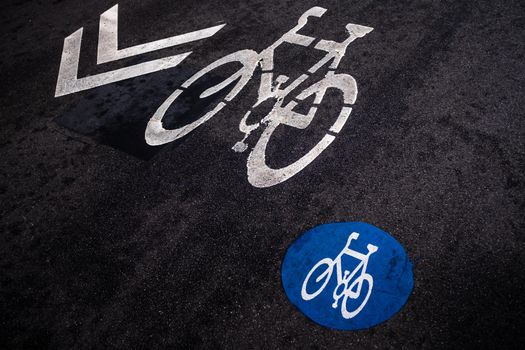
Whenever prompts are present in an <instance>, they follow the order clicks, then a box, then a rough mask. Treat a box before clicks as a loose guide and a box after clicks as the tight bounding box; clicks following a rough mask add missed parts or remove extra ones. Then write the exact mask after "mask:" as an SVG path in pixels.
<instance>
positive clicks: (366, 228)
mask: <svg viewBox="0 0 525 350" xmlns="http://www.w3.org/2000/svg"><path fill="white" fill-rule="evenodd" d="M281 278H282V285H283V288H284V291H285V293H286V295H287V297H288V299H289V300H290V302H291V303H292V304H293V305H295V306H296V307H297V308H298V309H299V310H300V311H301V312H302V313H303V314H304V315H305V316H307V317H308V318H309V319H311V320H312V321H314V322H315V323H317V324H320V325H322V326H325V327H329V328H334V329H340V330H357V329H365V328H370V327H373V326H375V325H377V324H379V323H382V322H384V321H386V320H388V319H390V318H391V317H392V316H393V315H395V314H396V313H397V312H398V311H399V310H400V309H401V308H402V307H403V306H404V305H405V303H406V302H407V300H408V297H409V295H410V293H411V292H412V289H413V284H414V282H413V273H412V264H411V262H410V259H409V257H408V256H407V254H406V252H405V251H404V249H403V247H402V246H401V244H399V242H397V241H396V240H395V238H393V237H392V236H391V235H389V234H388V233H386V232H384V231H382V230H380V229H379V228H377V227H375V226H373V225H370V224H367V223H362V222H345V223H335V224H325V225H320V226H317V227H315V228H313V229H311V230H309V231H307V232H306V233H304V234H303V235H301V236H300V237H299V238H298V239H297V240H296V241H295V242H293V243H292V245H291V246H290V247H289V248H288V250H287V252H286V255H285V257H284V260H283V263H282V266H281Z"/></svg>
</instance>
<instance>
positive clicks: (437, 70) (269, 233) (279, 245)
mask: <svg viewBox="0 0 525 350" xmlns="http://www.w3.org/2000/svg"><path fill="white" fill-rule="evenodd" d="M114 4H115V3H114V2H111V1H96V2H94V1H93V2H87V1H84V2H77V1H72V0H64V1H59V0H57V1H10V0H7V1H3V2H2V4H1V5H0V21H1V22H0V23H1V28H2V30H1V31H0V36H1V42H2V50H1V51H0V61H1V62H2V63H1V68H0V72H1V74H0V76H1V77H2V80H1V81H2V87H1V88H0V112H1V120H0V123H1V127H0V155H1V156H0V231H1V235H0V240H1V241H0V283H1V284H0V347H1V348H5V349H18V348H22V349H26V348H36V349H45V348H50V349H94V348H97V349H98V348H122V349H123V348H126V349H129V348H147V349H153V348H210V349H218V348H237V349H247V348H279V349H280V348H301V349H304V348H312V349H313V348H323V349H324V348H326V349H339V348H354V349H376V348H377V349H388V348H392V349H400V348H406V349H450V348H455V349H465V348H475V349H483V348H498V349H510V348H518V347H520V345H521V346H522V344H523V341H524V340H525V339H524V334H525V333H524V332H523V325H524V324H525V322H523V319H524V316H523V312H524V311H525V307H524V302H525V294H524V293H523V289H524V287H525V252H524V245H525V237H524V235H525V215H524V212H525V198H524V187H525V151H524V150H525V139H524V134H525V118H524V108H523V106H524V103H525V93H524V91H525V59H524V53H525V50H524V49H525V2H523V1H520V0H515V1H512V0H508V1H499V0H498V1H463V0H461V1H459V0H458V1H387V0H385V1H322V2H321V1H319V2H314V1H256V0H249V1H227V2H226V1H198V2H195V1H156V0H141V1H126V0H122V1H121V2H120V3H119V21H120V23H119V26H120V28H119V30H120V32H119V36H120V37H119V40H120V44H121V45H122V47H128V46H132V45H136V44H141V43H144V42H148V41H152V40H156V39H162V38H166V37H169V36H173V35H176V34H181V33H185V32H188V31H192V30H197V29H201V28H204V27H209V26H212V25H216V24H218V23H226V24H227V25H226V26H225V27H224V29H223V30H221V31H220V32H219V33H217V34H216V35H215V36H213V37H212V38H209V39H206V40H203V41H199V42H196V43H192V44H187V45H183V46H182V47H175V48H170V49H165V50H162V51H158V52H153V53H149V54H146V55H144V56H140V57H137V58H132V59H127V60H122V62H120V61H119V62H114V63H109V64H107V65H100V66H96V64H95V63H96V59H95V58H96V45H97V32H98V20H99V15H100V14H101V13H102V12H104V11H106V10H107V9H109V8H110V7H111V6H113V5H114ZM313 6H322V7H325V8H327V9H328V12H327V13H326V14H325V16H323V17H322V18H320V19H319V20H315V21H312V22H311V23H309V24H308V26H307V27H305V29H304V33H305V34H309V35H313V36H316V37H318V38H324V39H332V40H342V39H344V36H345V31H344V26H345V25H346V23H349V22H351V23H358V24H362V25H366V26H371V27H373V28H374V31H373V32H371V33H369V34H368V35H367V36H366V37H365V38H362V39H359V40H357V41H355V42H354V43H352V44H351V45H350V46H349V49H348V52H347V54H346V56H345V57H344V59H343V61H342V62H341V65H340V67H339V69H338V71H340V72H341V73H348V74H351V75H352V76H353V77H354V78H355V79H356V81H357V84H358V87H359V94H358V97H357V102H356V104H355V107H354V109H353V111H352V114H351V117H350V120H349V122H348V123H347V124H346V125H345V127H344V128H343V130H342V132H341V133H340V134H339V135H338V136H337V138H336V140H335V141H334V143H333V144H332V145H331V146H330V147H329V148H328V149H327V150H326V151H325V152H323V153H322V154H321V156H320V157H318V158H317V159H316V160H315V161H314V162H313V163H312V164H311V165H309V166H308V167H307V168H305V169H304V170H303V171H301V172H300V173H299V174H298V175H296V176H294V177H293V178H291V179H290V180H288V181H286V182H284V183H282V184H279V185H276V186H273V187H270V188H266V189H258V188H255V187H253V186H252V185H250V184H249V183H248V181H247V176H246V158H247V155H248V154H247V153H235V152H233V151H232V150H231V147H232V146H233V145H234V144H235V143H236V142H237V141H239V140H240V139H241V138H242V136H243V135H242V133H240V132H239V130H238V123H239V121H240V120H241V118H242V116H243V115H244V113H245V112H246V111H247V110H248V109H249V108H250V106H251V105H252V104H253V102H254V99H255V96H256V88H257V85H256V84H255V83H254V82H252V83H250V84H249V85H248V87H247V90H246V91H244V92H243V93H242V95H241V96H239V97H238V98H237V99H236V100H235V102H234V103H232V104H230V105H229V106H228V107H226V108H225V109H223V110H222V111H221V112H220V114H218V115H216V116H215V117H214V118H213V119H211V120H210V121H208V122H207V123H206V124H205V125H203V126H202V127H200V128H198V129H197V130H195V131H194V132H192V133H191V134H190V135H188V136H186V137H185V138H183V139H180V140H178V141H175V142H173V143H170V144H167V145H165V146H160V147H151V146H147V145H146V144H145V142H144V129H145V126H146V123H147V121H148V119H149V118H150V117H151V115H152V114H153V113H154V112H155V110H156V109H157V108H158V106H159V105H160V104H161V103H162V102H163V101H164V100H165V99H166V98H167V97H168V96H169V95H170V94H171V93H172V92H173V91H174V90H175V89H176V88H177V87H178V86H180V84H181V83H182V82H184V81H185V80H186V79H187V78H188V77H190V76H191V75H192V74H193V73H195V72H197V71H198V70H200V69H201V68H203V67H204V66H206V65H208V64H209V63H211V62H213V61H215V60H217V59H218V58H220V57H222V56H224V55H226V54H229V53H231V52H234V51H237V50H240V49H245V48H249V49H253V50H256V51H258V52H259V51H261V50H262V49H264V48H265V47H267V46H269V45H270V44H272V43H273V42H274V41H275V40H277V39H278V38H279V37H280V36H281V35H282V34H283V33H285V32H286V31H288V30H289V29H290V28H292V27H293V26H294V25H295V24H296V23H297V19H298V18H299V16H300V15H301V14H302V13H303V12H305V11H306V10H308V9H309V8H311V7H313ZM80 27H84V36H85V37H84V40H83V42H82V51H81V59H80V73H79V75H80V76H85V75H88V74H95V73H98V72H103V71H107V70H111V69H115V68H119V67H124V66H127V65H129V64H131V63H137V62H142V61H144V60H148V59H152V58H159V57H165V56H166V55H168V54H175V53H178V52H186V51H188V50H192V51H193V53H192V55H191V56H190V57H189V58H188V59H186V60H185V61H184V62H183V63H182V64H181V65H179V66H178V67H175V68H172V69H170V70H167V71H163V72H158V73H153V74H151V75H148V76H144V77H138V78H134V79H130V80H126V81H123V82H120V83H115V84H110V85H106V86H103V87H100V88H96V89H93V90H89V91H84V92H79V93H76V94H71V95H67V96H64V97H60V98H55V97H54V90H55V86H56V79H57V74H58V68H59V64H60V56H61V52H62V45H63V40H64V38H65V37H66V36H68V35H69V34H71V33H73V32H74V31H75V30H77V29H78V28H80ZM316 54H317V53H316V52H312V50H311V49H300V50H299V49H297V48H296V47H293V46H292V45H290V47H283V48H280V49H279V50H278V51H277V52H276V69H277V70H279V69H281V70H282V71H284V72H287V74H288V75H290V76H299V75H300V74H302V73H303V72H304V71H305V70H306V69H307V68H308V67H309V65H308V61H309V60H314V61H315V60H317V59H319V57H318V56H316ZM216 74H217V76H215V77H212V78H210V79H214V78H217V79H220V78H222V79H223V78H224V77H222V76H221V75H220V73H216ZM224 74H226V73H224ZM225 76H226V75H225ZM254 81H257V79H256V77H254ZM338 103H340V101H339V100H338V99H337V96H336V95H334V96H328V99H327V104H326V105H325V106H326V107H325V113H326V114H327V115H333V116H336V115H337V114H336V113H337V111H338V109H337V107H338V106H339V105H338ZM191 106H193V105H190V107H191ZM190 107H188V108H190ZM206 107H207V106H196V107H195V108H196V109H199V108H201V109H203V108H206ZM264 108H265V107H264V106H262V107H261V111H260V113H261V114H260V115H264ZM191 113H195V115H197V114H198V111H196V112H195V111H194V112H191ZM191 113H189V115H190V116H191V115H192V114H191ZM168 119H169V118H168ZM168 122H169V123H173V125H176V123H177V122H178V121H177V120H174V121H169V120H168ZM323 127H325V128H326V125H324V124H323V122H322V120H320V121H317V122H315V123H314V124H313V125H312V126H310V127H309V128H308V129H306V130H303V131H301V130H296V129H290V128H282V129H281V130H279V134H278V135H277V134H276V135H275V140H274V141H273V142H272V144H271V146H269V147H270V148H269V149H268V155H267V157H268V162H269V163H270V164H272V165H275V166H282V165H286V164H288V163H290V161H291V160H293V159H297V158H298V157H299V156H301V155H302V154H304V152H305V150H308V147H309V146H311V145H313V144H315V143H316V142H317V141H318V140H319V139H320V137H322V135H324V134H325V132H326V129H323ZM256 139H257V135H252V136H251V137H250V139H249V140H248V141H249V142H251V143H250V146H251V147H253V145H254V140H256ZM342 221H364V222H368V223H371V224H373V225H376V226H378V227H380V228H381V229H383V230H385V231H387V232H389V233H390V234H391V235H392V236H393V237H395V238H396V239H397V240H398V241H399V242H400V243H401V244H402V245H403V246H404V247H405V250H406V251H407V253H408V255H409V256H410V258H411V259H412V261H413V263H414V282H415V285H414V290H413V293H412V295H411V297H410V298H409V300H408V303H407V304H406V305H405V307H404V308H403V309H401V311H400V312H399V313H398V314H396V315H395V316H394V317H393V318H392V319H390V320H388V321H387V322H385V323H383V324H380V325H378V326H376V327H374V328H371V329H368V330H362V331H355V332H352V331H335V330H331V329H327V328H323V327H321V326H318V325H317V324H315V323H313V322H312V321H310V320H308V319H307V318H306V317H305V316H303V315H302V314H301V313H300V312H299V311H298V310H297V309H296V308H295V307H294V306H293V305H291V304H290V302H289V301H288V299H287V297H286V295H285V293H284V291H283V288H282V286H281V278H280V266H281V262H282V258H283V256H284V254H285V252H286V249H287V248H288V246H289V245H290V244H291V243H292V242H293V241H294V240H295V239H296V238H297V237H299V236H300V235H301V233H303V232H305V231H306V230H308V229H310V228H312V227H314V226H316V225H319V224H323V223H330V222H342Z"/></svg>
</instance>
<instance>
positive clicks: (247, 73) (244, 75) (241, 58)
mask: <svg viewBox="0 0 525 350" xmlns="http://www.w3.org/2000/svg"><path fill="white" fill-rule="evenodd" d="M325 12H326V9H324V8H322V7H313V8H311V9H310V10H308V11H306V12H305V13H304V14H303V15H302V16H301V17H300V18H299V21H298V23H297V25H296V26H295V27H294V28H292V29H291V30H290V31H288V32H287V33H285V34H284V35H283V36H282V37H281V38H280V39H278V40H277V41H276V42H275V43H273V44H272V45H270V46H269V47H268V48H266V49H264V50H263V51H261V52H260V53H257V52H255V51H253V50H248V49H246V50H240V51H237V52H234V53H232V54H230V55H227V56H225V57H223V58H221V59H219V60H217V61H215V62H213V63H212V64H210V65H208V66H207V67H205V68H203V69H202V70H200V71H199V72H197V73H196V74H195V75H193V76H192V77H191V78H189V79H188V80H187V81H186V82H185V83H183V84H182V86H181V87H180V88H179V89H177V90H176V91H175V92H173V94H171V96H169V97H168V98H167V99H166V100H165V101H164V103H162V105H161V106H160V107H159V108H158V110H157V111H156V112H155V114H154V115H153V116H152V118H151V119H150V120H149V122H148V125H147V128H146V132H145V138H146V142H147V143H148V144H149V145H152V146H154V145H162V144H166V143H168V142H172V141H174V140H177V139H179V138H181V137H183V136H185V135H187V134H189V133H190V132H192V131H193V130H195V129H196V128H197V127H198V126H200V125H202V124H203V123H205V122H206V121H208V120H209V119H210V118H212V117H213V116H214V115H215V114H217V113H218V112H219V111H220V110H221V109H223V108H224V107H225V106H226V104H227V103H229V102H230V101H232V100H233V98H234V97H235V96H237V95H238V94H239V92H240V91H241V90H242V89H243V88H244V87H245V86H246V84H247V83H248V82H249V81H250V79H251V78H252V75H253V73H254V71H255V69H256V68H257V66H258V65H259V66H260V67H261V70H262V75H261V81H260V85H259V89H258V99H257V102H256V103H255V104H254V105H253V106H252V108H254V107H257V106H258V105H260V104H261V103H263V102H264V101H267V100H270V99H273V100H275V105H274V106H273V108H272V110H271V111H270V112H269V113H268V114H267V115H266V116H265V117H264V118H262V119H261V120H260V121H259V122H257V123H254V124H248V123H247V121H248V117H249V116H250V113H251V111H248V112H247V113H246V114H245V115H244V118H242V120H241V122H240V124H239V130H240V131H241V132H243V133H244V134H245V136H244V138H243V140H241V141H239V142H237V143H236V144H235V145H234V146H233V149H234V150H235V151H236V152H244V151H245V150H246V149H247V148H248V145H247V144H246V142H245V141H246V139H247V138H248V136H249V135H250V133H252V132H253V131H254V130H256V129H258V128H259V127H263V130H262V133H261V136H260V138H259V140H258V141H257V142H256V145H255V146H254V148H253V149H252V151H251V153H250V155H249V156H248V161H247V172H248V181H249V182H250V183H251V184H252V185H253V186H255V187H270V186H274V185H276V184H279V183H281V182H283V181H285V180H288V179H289V178H291V177H292V176H294V175H296V174H297V173H298V172H300V171H301V170H303V169H304V168H305V167H306V166H307V165H308V164H310V163H311V162H312V161H313V160H314V159H315V158H317V157H318V156H319V155H320V154H321V152H323V151H324V150H325V149H326V148H327V147H328V146H329V145H330V144H331V143H332V142H333V141H334V139H335V137H336V135H337V134H338V133H339V132H340V131H341V129H342V128H343V126H344V125H345V123H346V121H347V119H348V117H349V115H350V112H351V111H352V108H351V107H350V106H351V105H352V104H353V103H354V102H355V100H356V97H357V84H356V81H355V79H354V78H353V77H352V76H351V75H349V74H337V73H335V70H336V69H337V68H338V66H339V63H340V62H341V59H342V58H343V56H344V55H345V53H346V50H347V47H348V45H349V44H350V43H351V42H353V41H354V40H355V39H357V38H361V37H363V36H365V35H366V34H367V33H369V32H371V31H372V30H373V28H370V27H365V26H361V25H357V24H347V25H346V30H347V32H348V37H347V39H346V40H344V41H343V42H335V41H329V40H319V41H318V42H317V44H316V45H315V46H313V48H314V49H316V50H320V51H324V52H325V53H326V55H325V56H324V57H323V58H322V59H320V60H319V61H318V62H317V63H316V64H314V65H313V66H312V67H311V68H310V69H309V70H308V72H307V73H305V74H302V75H301V76H299V77H298V78H297V79H295V80H294V81H293V82H291V83H289V84H288V86H286V87H284V88H282V86H283V84H285V83H286V82H287V81H288V80H289V77H287V76H285V75H279V76H278V77H277V78H276V79H275V81H274V79H273V69H274V52H275V50H276V48H277V47H279V46H280V45H281V44H283V43H290V44H295V45H300V46H304V47H309V46H310V45H312V44H313V43H314V42H315V41H316V38H314V37H310V36H306V35H302V34H299V33H298V31H299V30H300V29H301V28H303V27H304V26H305V25H306V23H307V22H308V17H310V16H313V17H321V16H322V15H323V14H324V13H325ZM229 63H241V65H242V68H240V69H239V70H238V71H237V72H235V73H234V74H233V75H231V76H230V77H228V78H227V79H225V80H224V81H222V82H220V83H219V84H216V85H214V86H212V87H210V88H208V89H206V90H205V91H204V92H202V94H200V96H199V98H200V99H203V98H206V97H209V96H212V95H214V94H216V93H218V92H220V91H223V89H225V88H227V87H228V86H232V85H233V88H231V91H229V92H228V93H227V95H226V97H225V98H224V100H223V101H222V102H220V103H218V104H217V105H216V106H215V108H213V109H212V110H211V111H209V112H207V113H206V114H204V115H203V116H201V117H199V118H198V119H197V120H195V121H193V122H190V123H188V124H187V125H184V126H181V127H179V128H175V129H169V130H168V129H165V128H164V125H163V123H162V120H163V118H164V116H165V114H166V112H167V110H168V108H169V107H170V106H171V105H172V104H173V103H174V102H175V101H176V100H177V98H178V97H179V96H180V95H181V94H182V93H183V92H184V91H185V90H187V89H189V88H190V87H191V86H192V84H193V83H195V82H196V81H197V80H199V79H200V78H202V77H203V76H204V75H205V74H207V73H209V72H210V71H212V70H214V69H216V68H218V67H221V66H223V65H226V64H229ZM325 66H327V70H328V72H327V73H326V74H325V76H324V78H322V79H321V80H320V81H317V82H316V83H313V84H312V85H310V86H308V87H306V88H305V89H303V90H302V91H301V92H299V93H298V94H296V95H290V94H291V93H292V91H293V90H294V89H295V88H297V87H298V86H299V85H300V84H302V83H303V82H305V81H307V79H308V78H309V77H310V76H311V75H312V74H313V73H315V72H317V71H318V70H319V69H321V68H322V67H325ZM234 82H236V83H235V84H233V83H234ZM328 89H336V90H339V91H340V92H341V93H342V95H343V105H342V106H341V110H340V113H339V116H338V117H337V119H336V121H335V122H334V124H333V125H332V126H331V127H330V129H329V131H328V133H327V134H326V135H325V136H324V137H323V138H322V139H321V140H320V141H319V142H318V143H317V144H316V145H315V146H314V147H313V148H312V149H310V151H308V152H307V153H306V154H305V155H303V156H302V157H301V158H299V159H298V160H296V161H295V162H293V163H292V164H289V165H288V166H284V167H282V168H278V169H274V168H271V167H269V166H268V164H267V162H266V148H267V145H268V142H269V140H270V138H271V136H272V134H273V133H274V131H275V130H276V129H277V128H278V127H279V126H280V125H286V126H291V127H293V128H297V129H305V128H307V127H308V126H309V125H310V123H311V122H312V120H313V118H314V117H315V115H316V112H317V109H318V107H319V106H320V104H321V102H322V100H323V97H324V95H325V93H326V91H327V90H328ZM225 91H226V90H225ZM288 95H290V96H294V98H293V99H292V100H291V101H290V102H288V103H287V104H286V105H285V104H284V102H283V99H284V98H285V97H287V96H288ZM310 96H314V101H313V104H312V106H311V107H310V109H309V111H308V113H307V114H302V113H297V112H295V111H293V109H294V107H295V106H296V105H297V104H298V103H299V102H300V101H303V100H305V99H307V98H308V97H310Z"/></svg>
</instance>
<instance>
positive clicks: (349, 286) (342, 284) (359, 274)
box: [301, 232, 378, 319]
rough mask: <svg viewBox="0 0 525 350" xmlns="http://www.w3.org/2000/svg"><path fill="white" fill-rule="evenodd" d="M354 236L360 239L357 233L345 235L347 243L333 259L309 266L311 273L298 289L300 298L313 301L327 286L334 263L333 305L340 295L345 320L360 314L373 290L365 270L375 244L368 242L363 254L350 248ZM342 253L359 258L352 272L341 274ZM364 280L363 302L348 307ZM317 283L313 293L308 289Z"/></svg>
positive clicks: (336, 304) (361, 290)
mask: <svg viewBox="0 0 525 350" xmlns="http://www.w3.org/2000/svg"><path fill="white" fill-rule="evenodd" d="M357 238H359V233H357V232H353V233H351V234H350V236H349V237H348V241H347V242H346V245H345V247H344V248H343V250H341V252H340V253H339V255H337V257H336V258H335V259H330V258H324V259H322V260H320V261H319V262H318V263H317V264H315V266H314V267H312V269H311V270H310V272H308V275H307V276H306V278H305V279H304V282H303V287H302V289H301V297H302V298H303V300H305V301H308V300H312V299H314V298H315V297H317V296H318V295H319V294H321V292H322V291H323V290H324V289H325V287H326V285H327V284H328V282H329V281H330V278H331V277H332V273H333V271H334V266H335V268H336V274H337V286H336V287H335V289H334V291H333V294H332V295H333V299H334V303H333V304H332V307H333V308H334V309H336V308H337V307H338V303H339V300H340V299H341V298H342V300H341V315H342V316H343V317H344V318H345V319H350V318H353V317H355V316H356V315H357V314H359V313H360V312H361V310H363V308H364V307H365V305H366V303H367V302H368V299H369V298H370V294H371V293H372V288H373V286H374V279H373V277H372V275H370V274H369V273H367V272H366V268H367V266H368V259H370V256H371V255H372V254H373V253H375V252H377V250H378V247H377V246H375V245H372V244H368V245H367V249H368V253H366V254H362V253H359V252H357V251H355V250H352V249H350V244H351V243H352V241H353V240H355V239H357ZM344 255H349V256H351V257H354V258H356V259H358V260H360V263H359V264H358V265H357V266H356V268H355V269H354V270H353V271H352V272H350V271H348V270H345V271H344V275H343V271H342V270H343V267H342V262H341V258H342V257H343V256H344ZM317 274H319V276H318V277H317V278H315V281H314V282H310V279H311V278H312V276H315V275H317ZM354 278H355V279H354ZM352 279H354V280H353V282H352V283H350V281H351V280H352ZM364 282H367V284H368V286H367V287H366V288H367V289H366V295H365V297H364V299H363V301H362V302H361V303H360V304H359V305H358V306H357V308H354V309H353V310H349V309H348V305H347V303H349V302H350V301H351V300H355V299H358V298H359V297H360V296H361V293H362V292H363V283H364ZM319 283H320V284H321V286H320V287H317V290H315V291H314V292H312V293H310V292H309V291H308V289H313V288H316V284H319ZM309 287H310V288H309ZM349 299H351V300H349Z"/></svg>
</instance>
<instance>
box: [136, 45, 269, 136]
mask: <svg viewBox="0 0 525 350" xmlns="http://www.w3.org/2000/svg"><path fill="white" fill-rule="evenodd" d="M258 60H259V56H258V54H257V52H255V51H253V50H241V51H237V52H234V53H232V54H230V55H228V56H225V57H223V58H221V59H219V60H217V61H215V62H213V63H212V64H210V65H208V66H207V67H205V68H203V69H202V70H200V71H198V72H197V73H195V74H194V75H193V76H192V77H191V78H189V79H188V80H187V81H186V82H185V83H184V84H182V86H181V88H179V89H177V90H175V92H173V93H172V94H171V95H170V96H169V97H168V98H167V99H166V100H165V101H164V103H162V105H161V106H160V107H159V108H158V109H157V111H156V112H155V114H154V115H153V116H152V117H151V119H150V120H149V122H148V125H147V127H146V132H145V138H146V143H147V144H148V145H150V146H158V145H163V144H165V143H168V142H172V141H175V140H177V139H179V138H181V137H183V136H185V135H187V134H189V133H190V132H192V131H193V130H195V129H196V128H197V127H199V126H200V125H202V124H203V123H205V122H206V121H208V120H209V119H210V118H211V117H213V116H214V115H215V114H217V113H218V112H219V111H220V110H221V109H222V108H224V106H226V103H227V102H229V101H231V100H232V99H233V98H234V97H235V96H237V94H238V93H239V92H240V91H241V90H242V89H243V88H244V86H245V85H246V84H247V83H248V81H249V80H250V78H251V77H252V75H253V72H254V70H255V67H256V66H257V62H258ZM228 63H241V65H242V67H241V68H240V69H239V70H238V71H237V72H235V73H234V74H232V75H231V76H230V77H228V78H227V79H225V80H224V81H222V82H220V83H218V84H216V85H214V86H212V87H210V88H207V89H206V90H205V91H204V92H202V93H201V94H200V95H199V98H200V99H203V98H206V97H209V96H211V95H214V94H217V93H218V92H220V91H222V90H224V89H225V88H226V87H228V86H229V85H232V83H233V82H235V81H237V83H236V84H235V85H234V86H233V88H232V89H231V91H230V92H229V93H228V94H227V95H226V97H225V98H224V101H221V102H219V103H218V104H217V105H216V106H215V107H214V108H213V109H212V110H210V111H209V112H207V113H206V114H204V115H202V116H201V117H199V118H198V119H197V120H195V121H193V122H190V123H188V124H186V125H183V126H180V127H178V128H174V129H166V128H165V127H164V125H163V123H162V120H163V118H164V116H165V115H166V112H167V110H168V108H169V107H170V106H171V105H172V104H173V103H174V102H175V101H176V100H177V98H179V96H180V95H181V94H182V93H183V92H184V91H185V90H187V89H189V88H190V87H191V86H192V85H193V84H194V83H195V82H196V81H198V80H199V79H201V78H202V77H203V76H204V75H206V74H207V73H209V72H211V71H212V70H214V69H216V68H218V67H221V66H223V65H226V64H228ZM176 117H177V116H176ZM178 117H181V116H178Z"/></svg>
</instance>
